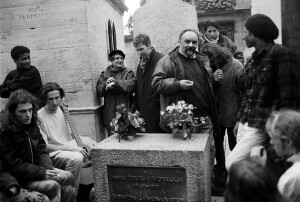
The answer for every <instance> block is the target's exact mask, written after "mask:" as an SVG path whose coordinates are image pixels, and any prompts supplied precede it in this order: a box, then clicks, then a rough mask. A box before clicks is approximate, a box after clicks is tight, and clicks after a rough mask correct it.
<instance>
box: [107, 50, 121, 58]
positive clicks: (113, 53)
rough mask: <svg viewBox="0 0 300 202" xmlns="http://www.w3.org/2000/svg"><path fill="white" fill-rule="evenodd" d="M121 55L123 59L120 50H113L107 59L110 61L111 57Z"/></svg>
mask: <svg viewBox="0 0 300 202" xmlns="http://www.w3.org/2000/svg"><path fill="white" fill-rule="evenodd" d="M117 54H118V55H121V56H122V57H123V58H125V54H124V53H123V51H121V50H113V51H111V52H110V53H109V54H108V57H109V58H111V59H112V57H113V56H115V55H117Z"/></svg>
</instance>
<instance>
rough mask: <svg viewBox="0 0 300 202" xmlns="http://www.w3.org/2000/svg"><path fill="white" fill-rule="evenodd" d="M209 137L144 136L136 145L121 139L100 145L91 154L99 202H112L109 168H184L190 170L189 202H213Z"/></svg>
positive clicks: (109, 139) (107, 141) (108, 139)
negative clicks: (116, 166)
mask: <svg viewBox="0 0 300 202" xmlns="http://www.w3.org/2000/svg"><path fill="white" fill-rule="evenodd" d="M208 136H209V135H208V134H194V139H193V140H187V141H184V140H178V139H173V138H172V137H171V134H151V133H148V134H147V133H143V134H138V136H137V137H136V138H135V139H134V140H133V141H125V140H121V142H118V138H117V135H113V136H110V137H108V138H106V139H105V140H103V141H102V142H100V143H99V144H98V145H97V146H96V147H94V148H93V149H92V151H91V154H92V159H93V165H94V178H95V194H96V201H98V202H100V201H101V202H102V201H105V202H106V201H109V197H110V196H109V184H108V173H107V166H108V165H110V166H114V165H122V166H135V167H144V166H154V167H172V166H180V167H183V168H185V169H186V175H187V176H186V177H187V201H193V202H197V201H201V202H202V201H203V202H204V201H207V202H208V201H211V191H210V190H211V189H210V187H211V186H210V185H211V184H210V181H211V173H210V172H211V171H210V166H209V165H210V160H209V156H210V150H209V143H208Z"/></svg>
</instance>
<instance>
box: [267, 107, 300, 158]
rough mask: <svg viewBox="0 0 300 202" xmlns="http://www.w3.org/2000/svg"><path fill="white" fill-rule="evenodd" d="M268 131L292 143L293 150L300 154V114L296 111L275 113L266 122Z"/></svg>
mask: <svg viewBox="0 0 300 202" xmlns="http://www.w3.org/2000/svg"><path fill="white" fill-rule="evenodd" d="M266 131H267V132H268V133H269V134H270V133H272V134H273V135H277V136H280V137H287V138H288V139H290V140H291V141H292V145H293V146H292V147H293V148H291V149H294V150H295V151H296V152H300V112H299V111H294V110H287V109H286V110H282V111H274V112H272V113H271V115H270V116H269V118H268V120H267V122H266Z"/></svg>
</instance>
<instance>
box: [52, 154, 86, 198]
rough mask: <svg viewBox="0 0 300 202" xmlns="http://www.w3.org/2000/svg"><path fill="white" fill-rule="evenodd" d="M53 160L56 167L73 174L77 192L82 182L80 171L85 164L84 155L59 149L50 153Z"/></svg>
mask: <svg viewBox="0 0 300 202" xmlns="http://www.w3.org/2000/svg"><path fill="white" fill-rule="evenodd" d="M50 158H51V161H52V163H53V166H54V167H55V168H59V169H62V170H65V171H69V172H71V173H72V174H73V177H74V182H75V189H76V193H77V192H78V188H79V183H80V173H81V169H82V164H83V156H82V154H81V153H79V152H75V151H59V152H58V153H55V154H54V155H51V154H50Z"/></svg>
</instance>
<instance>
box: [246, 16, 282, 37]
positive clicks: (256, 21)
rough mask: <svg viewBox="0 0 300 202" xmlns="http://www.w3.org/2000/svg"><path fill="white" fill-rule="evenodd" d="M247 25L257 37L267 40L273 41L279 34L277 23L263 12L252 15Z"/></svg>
mask: <svg viewBox="0 0 300 202" xmlns="http://www.w3.org/2000/svg"><path fill="white" fill-rule="evenodd" d="M245 27H246V28H247V30H248V31H249V32H251V33H252V34H254V35H255V36H256V37H258V38H261V39H264V40H267V41H269V40H272V41H273V40H274V39H276V38H277V37H278V35H279V30H278V28H277V26H276V25H275V23H274V22H273V21H272V20H271V18H269V17H268V16H266V15H263V14H255V15H252V16H250V17H249V18H248V19H247V21H246V23H245Z"/></svg>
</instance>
